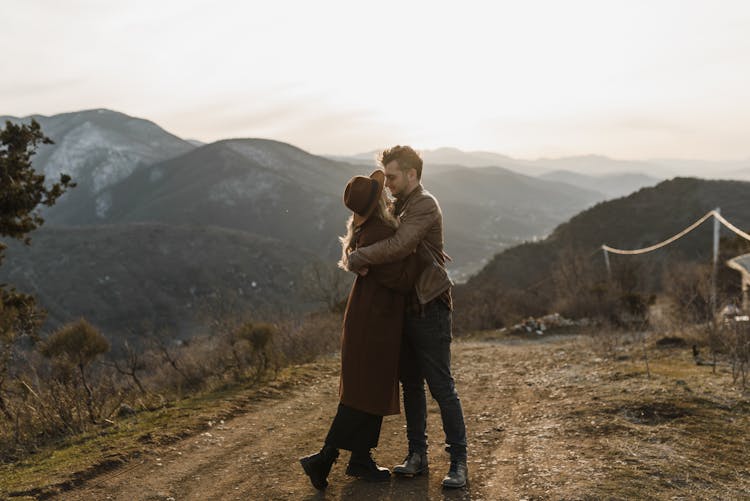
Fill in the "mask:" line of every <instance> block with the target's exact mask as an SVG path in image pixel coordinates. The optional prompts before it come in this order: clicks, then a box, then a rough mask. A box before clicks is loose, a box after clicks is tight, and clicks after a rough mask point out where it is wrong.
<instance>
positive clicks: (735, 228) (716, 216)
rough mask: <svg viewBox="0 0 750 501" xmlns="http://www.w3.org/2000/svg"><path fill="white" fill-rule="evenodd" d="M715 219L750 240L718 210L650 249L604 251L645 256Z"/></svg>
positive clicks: (708, 213)
mask: <svg viewBox="0 0 750 501" xmlns="http://www.w3.org/2000/svg"><path fill="white" fill-rule="evenodd" d="M710 217H715V218H716V219H717V220H718V221H719V222H720V223H721V224H723V225H724V226H726V227H727V228H728V229H730V230H732V231H733V232H734V233H736V234H737V235H739V236H741V237H742V238H744V239H746V240H750V234H748V233H746V232H744V231H742V230H741V229H739V228H737V227H736V226H735V225H733V224H732V223H730V222H729V221H727V220H726V218H724V216H722V215H721V214H720V213H719V212H718V211H717V210H712V211H709V212H707V213H706V215H704V216H703V217H702V218H700V219H699V220H697V221H696V222H694V223H693V224H691V225H690V226H688V227H687V228H685V229H684V230H682V231H681V232H679V233H678V234H676V235H674V236H673V237H670V238H668V239H666V240H664V241H662V242H659V243H658V244H654V245H651V246H649V247H644V248H642V249H630V250H626V249H615V248H614V247H610V246H609V245H602V249H603V250H604V251H605V253H606V252H611V253H613V254H624V255H635V254H645V253H647V252H652V251H655V250H657V249H661V248H662V247H665V246H667V245H669V244H671V243H672V242H674V241H676V240H679V239H680V238H682V237H684V236H685V235H687V234H688V233H690V232H691V231H693V230H694V229H696V228H697V227H698V226H700V225H701V224H703V223H704V222H705V221H706V220H707V219H708V218H710Z"/></svg>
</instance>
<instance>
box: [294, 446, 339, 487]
mask: <svg viewBox="0 0 750 501" xmlns="http://www.w3.org/2000/svg"><path fill="white" fill-rule="evenodd" d="M338 457H339V450H338V449H335V448H333V447H331V446H329V445H324V446H323V448H322V449H320V452H318V453H316V454H313V455H312V456H305V457H303V458H300V460H299V462H300V464H301V465H302V468H303V469H304V470H305V473H306V474H307V476H308V477H310V482H312V484H313V487H315V488H316V489H318V490H321V491H322V490H323V489H325V488H326V487H328V474H329V473H330V472H331V466H333V463H335V462H336V458H338Z"/></svg>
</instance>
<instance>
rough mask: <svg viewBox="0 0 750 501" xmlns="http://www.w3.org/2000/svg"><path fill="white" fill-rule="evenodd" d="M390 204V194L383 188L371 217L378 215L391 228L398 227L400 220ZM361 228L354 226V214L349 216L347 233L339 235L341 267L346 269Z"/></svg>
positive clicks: (339, 263)
mask: <svg viewBox="0 0 750 501" xmlns="http://www.w3.org/2000/svg"><path fill="white" fill-rule="evenodd" d="M390 205H391V201H390V200H388V195H386V194H385V190H383V192H382V193H381V195H380V200H378V206H377V208H376V209H375V211H374V212H373V213H372V215H371V216H370V217H371V218H373V217H378V218H380V219H381V220H383V222H384V223H385V224H387V225H388V226H390V227H391V228H397V227H398V220H397V219H396V217H395V216H394V215H393V214H392V213H391V210H390ZM361 229H362V226H359V227H357V228H355V227H354V216H353V215H352V216H349V219H348V220H347V221H346V235H343V236H340V237H339V242H341V259H340V260H339V262H338V266H339V268H341V269H343V270H345V269H346V263H347V261H348V258H349V253H351V252H352V251H353V250H354V247H355V245H356V244H357V237H358V236H359V232H360V231H361Z"/></svg>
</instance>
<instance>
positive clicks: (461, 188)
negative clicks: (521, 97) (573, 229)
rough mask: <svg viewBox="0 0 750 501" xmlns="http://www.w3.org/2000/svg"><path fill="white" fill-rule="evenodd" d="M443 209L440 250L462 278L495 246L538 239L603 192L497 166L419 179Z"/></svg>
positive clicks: (489, 253) (476, 267) (481, 262)
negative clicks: (451, 257)
mask: <svg viewBox="0 0 750 501" xmlns="http://www.w3.org/2000/svg"><path fill="white" fill-rule="evenodd" d="M424 184H425V187H426V188H427V189H428V190H430V191H431V192H432V193H434V194H435V195H436V196H437V198H438V200H439V201H440V205H441V207H442V209H443V214H444V222H445V232H446V233H445V238H446V249H447V251H448V253H449V254H451V255H454V256H455V257H457V258H458V259H456V262H455V263H453V265H452V269H453V272H454V276H455V278H457V279H459V280H465V279H466V278H468V276H469V275H470V274H472V273H474V272H476V271H477V270H479V269H480V268H481V267H482V266H483V265H484V263H486V262H487V260H488V258H490V256H492V255H493V254H494V253H496V252H497V251H499V250H500V249H503V248H507V247H509V246H512V245H516V244H518V243H520V242H523V241H525V240H534V239H540V238H543V237H544V236H546V235H547V234H549V232H551V231H552V229H554V227H555V226H556V225H557V224H559V222H560V221H563V220H565V219H567V218H568V217H570V216H571V215H573V214H576V213H578V212H579V211H580V210H581V209H583V208H585V207H589V206H591V205H593V204H594V203H596V202H598V201H600V200H602V199H604V198H605V196H604V195H603V194H601V193H598V192H594V191H591V190H585V189H581V188H577V187H575V186H571V185H569V184H565V183H559V182H554V181H545V180H540V179H538V178H534V177H529V176H524V175H521V174H517V173H515V172H512V171H510V170H507V169H502V168H499V167H486V168H467V167H454V168H453V169H451V170H449V171H446V172H442V173H439V174H435V175H432V176H429V177H426V178H425V179H424Z"/></svg>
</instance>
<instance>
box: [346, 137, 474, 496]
mask: <svg viewBox="0 0 750 501" xmlns="http://www.w3.org/2000/svg"><path fill="white" fill-rule="evenodd" d="M380 163H381V164H382V165H383V167H384V169H385V177H386V181H385V186H386V187H387V188H388V190H389V191H390V192H391V194H392V195H393V196H394V197H395V198H396V203H395V206H394V213H395V215H396V216H397V217H398V219H399V221H400V226H399V228H398V230H397V231H396V233H395V234H394V235H393V236H392V237H390V238H388V239H385V240H382V241H380V242H377V243H375V244H373V245H370V246H368V247H363V248H360V249H358V250H356V251H354V252H353V253H351V254H350V255H349V258H348V269H349V270H350V271H354V272H357V273H362V274H364V273H366V272H367V267H368V266H370V265H376V264H383V263H388V262H392V261H397V260H400V259H403V258H404V257H406V256H408V255H409V254H410V253H412V252H414V251H415V250H416V251H417V252H418V253H419V255H420V257H421V258H422V259H424V260H425V261H426V262H427V263H429V264H428V265H427V267H426V268H425V270H424V271H423V272H422V274H421V275H420V276H419V278H418V279H417V282H416V285H415V287H414V290H413V291H412V294H411V296H412V297H411V299H410V301H409V304H410V306H409V307H408V308H407V313H406V318H405V322H404V335H403V345H402V351H401V365H400V366H401V376H400V378H401V385H402V388H403V392H404V411H405V413H406V434H407V438H408V440H409V453H408V454H407V456H406V459H405V460H404V462H403V463H402V464H400V465H396V466H395V467H394V468H393V473H395V474H397V475H406V476H414V475H419V474H421V473H423V472H425V471H427V468H428V462H427V401H426V398H425V391H424V382H425V380H426V381H427V386H428V387H429V389H430V393H431V394H432V397H433V398H434V399H435V400H436V401H437V403H438V405H439V407H440V415H441V417H442V420H443V431H444V432H445V442H446V443H447V444H448V447H447V450H448V452H450V456H451V465H450V469H449V471H448V474H447V475H446V476H445V478H444V479H443V486H445V487H454V488H458V487H463V486H465V485H466V479H467V475H468V471H467V465H466V427H465V425H464V416H463V410H462V409H461V402H460V400H459V398H458V394H457V393H456V388H455V384H454V381H453V377H452V376H451V370H450V360H451V353H450V347H451V312H452V309H453V306H452V301H451V285H452V283H451V280H450V279H449V278H448V273H447V271H446V269H445V261H446V258H447V256H446V254H445V253H444V252H443V215H442V212H441V211H440V206H439V205H438V202H437V200H436V199H435V197H434V196H432V195H431V194H430V193H429V192H427V191H426V190H425V189H424V188H423V187H422V184H421V179H422V159H421V158H420V157H419V155H418V154H417V153H416V152H415V151H414V150H413V149H412V148H411V147H409V146H394V147H393V148H390V149H388V150H385V151H384V152H383V153H382V155H381V158H380Z"/></svg>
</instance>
